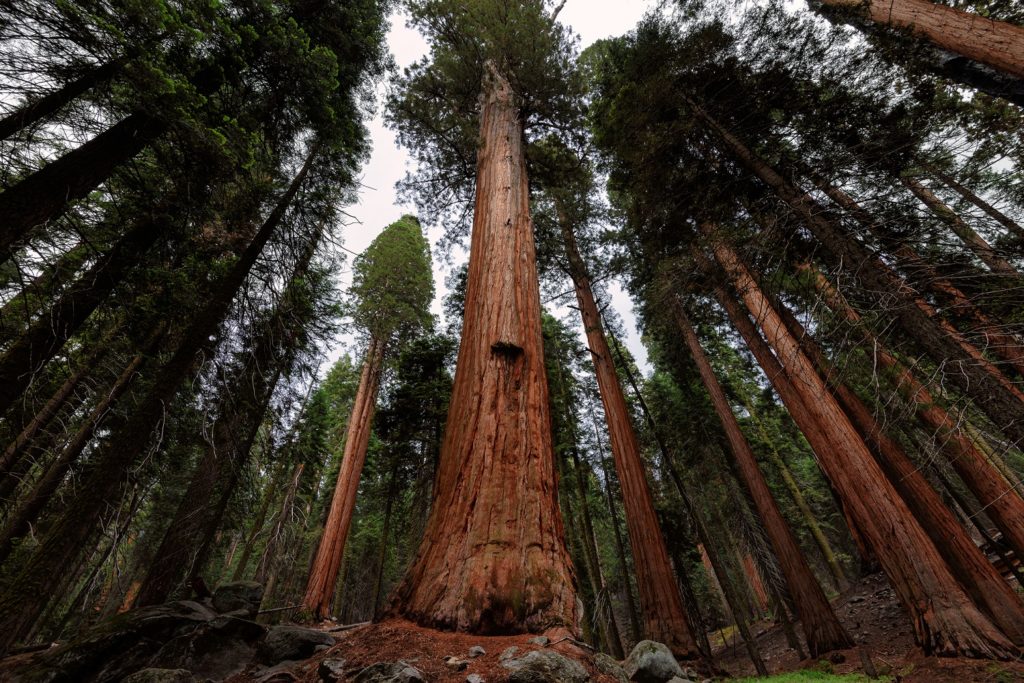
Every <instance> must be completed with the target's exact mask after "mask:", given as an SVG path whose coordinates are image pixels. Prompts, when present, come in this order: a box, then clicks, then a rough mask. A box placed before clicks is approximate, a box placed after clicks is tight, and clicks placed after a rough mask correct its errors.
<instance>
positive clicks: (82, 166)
mask: <svg viewBox="0 0 1024 683" xmlns="http://www.w3.org/2000/svg"><path fill="white" fill-rule="evenodd" d="M166 129H167V124H165V123H163V122H161V121H158V120H157V119H154V118H153V117H151V116H149V115H148V114H143V113H136V114H132V115H130V116H128V117H127V118H125V119H124V120H122V121H120V122H119V123H116V124H115V125H114V126H112V127H111V128H109V129H107V130H106V131H104V132H102V133H100V134H99V135H97V136H96V137H94V138H93V139H92V140H89V141H88V142H86V143H85V144H83V145H82V146H80V147H78V148H76V149H74V150H72V151H70V152H68V153H67V154H65V155H64V156H62V157H60V158H59V159H56V160H55V161H52V162H50V163H49V164H47V165H46V166H44V167H43V168H41V169H39V170H38V171H36V172H35V173H32V174H30V175H28V176H25V177H24V178H22V179H21V180H19V181H18V182H17V183H15V184H14V185H12V186H11V187H9V188H7V189H6V190H4V191H3V192H2V193H0V260H2V259H3V258H4V257H6V256H7V255H9V254H10V251H11V249H12V248H13V247H14V246H15V244H17V243H19V242H22V241H24V239H25V238H26V237H28V235H29V233H30V232H31V230H32V229H33V228H34V227H35V226H37V225H40V224H42V223H45V222H47V221H51V220H53V219H55V218H57V217H59V216H60V215H62V214H63V213H64V212H65V211H66V210H67V208H68V206H69V205H70V204H71V202H73V201H75V200H77V199H81V198H83V197H85V196H86V195H88V194H89V193H90V192H92V191H93V190H95V189H96V188H97V187H98V186H99V185H100V183H102V182H104V181H105V180H106V179H107V178H109V177H110V175H111V174H112V173H113V172H114V171H115V170H116V169H117V168H118V167H119V166H120V165H121V164H123V163H124V162H126V161H128V160H129V159H131V158H132V157H134V156H135V155H136V154H138V153H139V152H141V151H142V150H143V149H145V148H146V147H147V146H149V144H150V143H151V142H152V141H153V140H155V139H156V138H157V137H159V136H160V135H161V134H162V133H163V132H164V131H165V130H166Z"/></svg>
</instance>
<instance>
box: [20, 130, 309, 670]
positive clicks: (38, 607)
mask: <svg viewBox="0 0 1024 683" xmlns="http://www.w3.org/2000/svg"><path fill="white" fill-rule="evenodd" d="M316 154H317V147H316V146H315V145H314V147H313V148H312V149H311V150H310V153H309V155H308V157H307V158H306V161H305V164H304V165H303V167H302V169H301V170H300V171H299V173H298V174H297V175H296V176H295V179H294V180H293V181H292V183H291V185H290V186H289V188H288V190H287V191H285V193H284V194H283V195H282V196H281V198H280V199H279V201H278V203H277V205H276V206H275V207H274V209H273V210H272V211H271V212H270V215H269V216H268V217H267V219H266V220H265V221H264V223H263V225H262V226H260V229H259V230H258V231H257V232H256V235H255V236H254V237H253V239H252V241H251V242H250V244H249V245H248V246H247V247H246V249H245V252H244V253H243V254H242V256H241V257H240V258H239V259H238V261H236V262H235V264H234V265H233V266H232V268H231V270H230V271H229V272H228V273H227V274H226V275H225V276H224V277H223V278H221V280H219V281H218V282H217V284H216V286H215V288H214V291H213V292H211V294H210V296H209V297H208V299H207V301H206V302H205V304H204V305H203V306H202V308H201V309H200V310H199V311H198V312H197V313H196V316H195V317H194V318H193V320H192V322H191V324H190V325H189V327H188V329H187V330H185V332H184V334H183V335H182V339H181V343H180V344H179V346H178V348H177V350H176V351H175V352H174V354H173V355H172V357H171V358H170V359H169V360H168V361H167V363H166V364H165V365H164V366H163V367H162V368H161V369H160V371H159V372H158V373H156V376H155V377H154V380H153V382H152V384H151V385H150V388H149V390H148V392H147V394H146V396H145V397H144V398H143V399H142V400H141V401H140V403H139V405H138V406H137V407H136V408H135V410H134V411H133V412H132V414H131V415H130V416H129V417H128V419H127V420H126V421H125V422H124V424H123V425H122V426H121V427H120V428H118V429H116V430H114V431H113V432H112V433H111V434H110V435H109V436H108V437H107V439H106V440H105V442H104V445H103V447H102V448H100V449H99V450H98V452H97V453H96V454H95V457H94V458H92V459H91V461H90V468H89V471H88V473H87V474H85V476H84V477H83V484H82V491H85V492H88V493H87V495H81V496H77V497H76V498H75V499H74V500H73V501H72V502H71V503H70V504H69V505H68V507H67V509H66V510H65V512H64V514H63V515H62V516H61V518H60V520H59V521H58V523H57V524H55V525H54V527H53V529H52V530H51V531H50V532H49V533H48V534H47V535H46V537H45V538H44V539H43V540H42V542H41V543H40V545H39V546H38V547H37V548H36V549H35V550H34V551H33V552H32V554H31V556H30V557H29V558H27V560H26V562H25V563H24V565H23V566H22V568H21V569H20V571H19V572H18V575H17V577H15V578H14V579H13V580H12V581H11V582H10V584H9V585H8V586H7V587H6V589H5V590H4V591H3V593H2V594H0V652H3V651H6V650H7V649H8V648H9V647H10V646H11V645H12V644H13V643H15V642H17V640H18V639H19V638H22V637H24V635H25V634H26V632H27V630H28V628H30V626H31V623H32V622H34V621H35V619H36V617H37V615H38V614H40V613H41V612H42V611H43V609H44V608H45V606H46V604H47V602H48V601H49V599H50V596H51V593H49V592H47V591H44V590H41V589H40V586H41V585H43V583H44V582H46V585H47V586H48V588H49V589H50V590H52V591H59V590H60V588H62V587H63V581H61V580H59V579H58V580H56V582H55V583H56V584H60V585H54V577H60V568H61V567H63V566H65V565H67V564H69V563H70V562H71V560H72V559H73V558H74V557H75V556H77V555H78V553H79V552H81V549H82V548H83V547H84V543H83V541H84V539H86V538H88V536H89V535H91V534H92V532H93V529H95V528H96V526H97V525H98V524H99V523H100V522H101V520H103V519H104V517H105V516H106V515H107V514H108V513H109V511H110V506H109V502H110V501H111V500H113V499H115V498H116V497H117V494H118V490H119V489H120V487H121V482H122V479H123V476H124V474H125V472H126V471H127V470H128V468H129V467H130V466H131V465H132V463H134V462H135V461H136V459H137V458H138V457H139V456H140V455H141V454H142V453H143V452H144V451H145V450H146V447H147V446H148V445H149V443H150V439H151V436H152V433H153V429H154V428H155V427H156V426H157V425H158V424H159V422H160V420H161V419H162V417H163V414H164V406H165V405H166V404H167V403H169V402H170V401H171V400H172V399H173V398H174V396H175V394H177V392H178V389H179V388H180V387H181V385H182V383H183V382H184V381H185V379H186V378H188V377H190V376H192V375H193V374H194V373H195V372H196V371H197V370H198V367H199V361H200V352H208V351H209V350H210V349H212V348H213V346H214V343H215V342H214V339H215V337H216V334H217V330H218V328H219V326H220V324H221V322H222V321H223V320H224V317H225V316H226V315H227V313H228V311H229V310H230V308H231V303H232V301H233V300H234V298H235V295H236V294H237V292H238V290H239V289H240V288H241V286H242V284H243V283H244V282H245V278H246V277H247V276H248V274H249V271H250V270H251V269H252V266H253V265H254V264H255V262H256V259H257V258H258V257H259V255H260V254H261V253H262V252H263V249H264V247H265V246H266V244H267V242H268V241H269V240H270V238H271V237H272V236H274V235H275V234H276V233H277V229H278V227H279V226H280V223H281V219H282V218H283V217H284V213H285V211H286V210H287V208H288V206H289V205H290V204H291V202H292V200H293V199H294V197H295V195H296V194H297V193H298V191H299V187H300V186H301V184H302V181H303V180H304V179H305V177H306V175H307V174H308V172H309V169H310V167H311V166H312V163H313V160H314V159H315V158H316Z"/></svg>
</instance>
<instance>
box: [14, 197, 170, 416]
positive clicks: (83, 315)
mask: <svg viewBox="0 0 1024 683" xmlns="http://www.w3.org/2000/svg"><path fill="white" fill-rule="evenodd" d="M8 191H10V190H8ZM2 197H3V195H0V198H2ZM0 215H2V214H0ZM161 226H162V219H156V220H149V219H143V220H142V221H141V222H140V223H139V224H138V225H136V227H134V228H133V229H132V230H131V231H130V232H129V233H128V234H127V235H125V236H124V237H122V238H121V239H120V240H119V241H118V243H117V244H116V245H115V246H114V247H113V248H112V249H111V250H110V251H109V252H107V253H106V254H105V255H104V256H102V257H101V258H100V260H99V261H97V262H96V264H95V265H94V266H93V267H92V268H90V269H89V270H88V272H86V273H84V274H83V275H82V277H81V278H80V279H79V280H78V282H76V283H75V284H74V285H72V286H71V287H69V288H68V291H66V292H65V293H64V294H63V295H62V296H61V297H60V299H59V300H58V301H57V302H55V303H54V305H53V307H52V308H51V309H50V311H49V313H47V314H46V315H43V316H41V317H40V318H39V319H38V320H36V321H35V323H33V324H32V326H31V327H29V329H28V330H27V331H26V332H25V334H23V335H22V336H21V337H20V338H19V339H18V340H17V341H15V342H14V343H13V344H12V345H11V346H10V347H8V349H7V350H6V351H5V352H4V354H3V356H2V357H0V413H2V412H3V411H5V410H7V409H8V408H9V407H10V406H11V405H12V404H13V403H14V402H15V401H17V400H18V399H19V398H20V397H21V395H22V393H24V391H25V389H26V388H27V387H28V386H29V385H30V384H31V383H32V380H33V379H34V378H35V375H36V372H37V371H38V370H39V369H40V368H42V367H43V366H44V365H45V364H46V363H47V362H48V361H49V360H50V359H51V358H53V357H54V356H55V355H56V354H57V353H58V352H59V351H60V350H61V349H62V348H64V344H65V343H66V342H67V340H68V339H69V338H70V337H71V335H73V334H74V333H75V332H76V331H77V330H78V328H79V327H81V326H82V324H83V323H84V322H85V321H86V319H88V317H89V316H90V315H91V314H92V312H93V311H94V310H96V308H97V307H98V306H99V305H100V304H101V303H103V301H104V300H105V299H106V298H107V297H108V296H109V295H110V293H111V292H112V291H113V289H114V288H115V287H116V286H117V285H118V284H119V283H120V282H121V280H122V279H123V278H124V276H125V275H126V274H127V273H128V272H129V271H130V270H131V269H132V268H133V267H135V266H137V265H138V264H139V261H140V260H141V258H142V257H143V255H144V254H145V253H146V251H147V250H148V249H149V248H150V247H151V246H152V245H153V243H154V242H156V240H157V238H158V237H159V236H160V233H161V232H163V230H162V228H161Z"/></svg>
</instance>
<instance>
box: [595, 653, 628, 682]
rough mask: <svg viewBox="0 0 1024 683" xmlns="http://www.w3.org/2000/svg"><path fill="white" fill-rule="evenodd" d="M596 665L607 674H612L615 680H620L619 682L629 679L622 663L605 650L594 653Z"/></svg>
mask: <svg viewBox="0 0 1024 683" xmlns="http://www.w3.org/2000/svg"><path fill="white" fill-rule="evenodd" d="M594 666H595V667H596V668H597V670H598V671H600V672H601V673H603V674H605V675H606V676H611V677H612V678H614V679H615V680H617V681H619V683H627V681H629V679H628V678H627V677H626V670H625V669H623V668H622V665H621V664H619V663H618V662H617V661H616V660H615V658H614V657H611V656H610V655H607V654H605V653H604V652H598V653H597V654H596V655H594Z"/></svg>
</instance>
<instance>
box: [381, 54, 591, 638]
mask: <svg viewBox="0 0 1024 683" xmlns="http://www.w3.org/2000/svg"><path fill="white" fill-rule="evenodd" d="M485 71H486V75H485V77H484V83H483V93H482V98H481V112H480V149H479V151H478V153H477V186H476V209H475V214H474V217H473V236H472V247H471V251H470V260H469V275H468V280H467V288H466V308H465V322H464V324H463V331H462V344H461V346H460V348H459V357H458V363H457V365H456V372H455V383H454V386H453V388H452V397H451V408H450V409H449V412H448V423H447V426H446V427H445V435H444V441H443V443H442V446H441V458H440V463H439V472H438V477H437V483H438V486H437V490H436V491H435V498H434V504H433V507H432V509H431V514H430V519H429V521H428V522H427V528H426V532H425V535H424V538H423V542H422V543H421V545H420V549H419V552H418V555H417V557H416V559H415V561H414V562H413V564H412V567H411V568H410V570H409V572H408V574H407V575H406V577H405V579H404V580H403V582H402V584H401V585H400V586H399V588H398V589H397V591H396V592H395V594H394V597H393V610H394V611H395V612H397V613H399V614H403V615H405V616H407V617H409V618H411V619H413V620H415V621H417V622H419V623H421V624H425V625H431V626H437V627H441V628H447V629H456V630H460V631H472V632H477V633H498V632H504V633H508V632H521V631H531V632H537V631H543V630H545V629H551V628H565V629H568V630H569V631H571V632H576V630H577V629H578V624H579V617H580V615H579V607H578V605H577V600H576V594H575V589H574V586H573V581H574V579H573V570H572V564H571V561H570V559H569V554H568V551H567V550H566V547H565V535H564V531H563V526H562V518H561V513H560V511H559V508H558V501H557V498H556V496H557V492H558V487H557V483H556V473H555V461H554V453H553V447H552V443H551V416H550V414H549V410H550V408H549V402H548V387H547V380H546V378H545V371H544V351H543V342H542V339H541V325H540V291H539V286H538V282H537V269H536V256H535V252H534V242H533V225H532V222H531V220H530V212H529V203H528V202H529V198H528V197H529V192H528V183H527V176H526V169H525V160H524V157H523V147H522V146H523V131H522V124H521V121H520V118H519V116H520V112H519V109H518V106H517V105H516V103H515V102H514V101H513V98H514V95H513V93H512V89H511V86H510V85H509V83H508V81H507V80H506V79H505V78H504V76H502V75H501V74H500V73H498V71H497V69H496V68H495V66H494V65H493V64H492V63H490V62H488V64H487V68H486V70H485Z"/></svg>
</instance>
